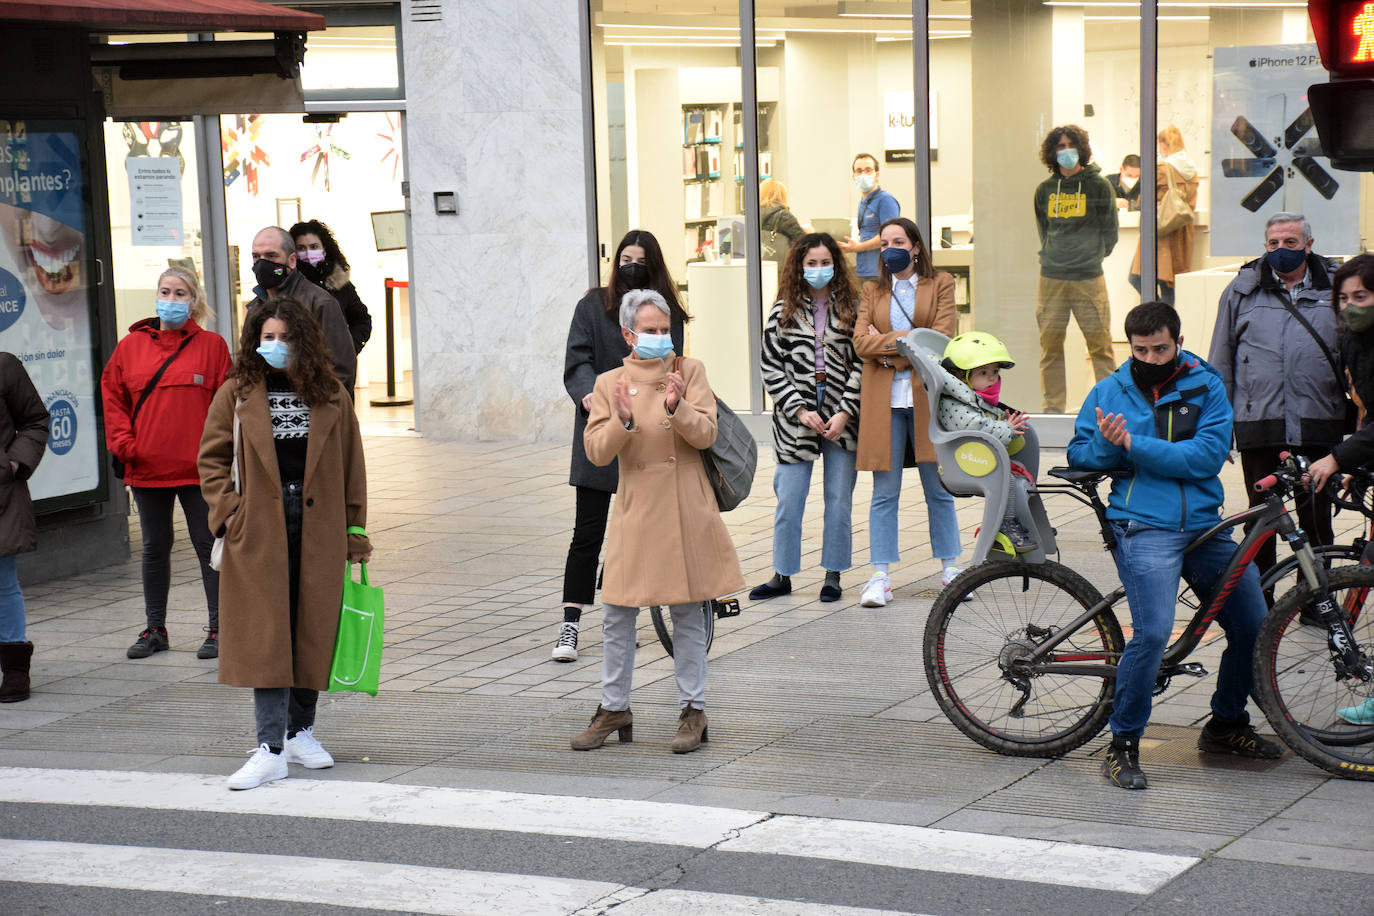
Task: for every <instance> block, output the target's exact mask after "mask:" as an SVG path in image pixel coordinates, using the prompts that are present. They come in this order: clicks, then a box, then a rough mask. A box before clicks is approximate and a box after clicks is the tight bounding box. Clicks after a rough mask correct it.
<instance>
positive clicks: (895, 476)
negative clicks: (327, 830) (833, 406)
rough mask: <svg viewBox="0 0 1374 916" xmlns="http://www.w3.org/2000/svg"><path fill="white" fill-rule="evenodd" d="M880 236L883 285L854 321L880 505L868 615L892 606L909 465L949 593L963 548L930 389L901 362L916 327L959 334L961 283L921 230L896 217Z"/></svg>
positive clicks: (875, 286) (865, 445)
mask: <svg viewBox="0 0 1374 916" xmlns="http://www.w3.org/2000/svg"><path fill="white" fill-rule="evenodd" d="M878 235H879V238H880V239H881V244H882V249H881V255H880V261H881V267H880V268H879V270H880V275H879V277H878V280H877V282H876V283H869V284H867V285H866V286H865V287H864V294H863V297H862V298H861V299H860V301H859V319H858V321H856V322H855V323H854V349H855V350H857V351H858V353H859V355H860V356H861V357H863V360H864V373H863V382H862V385H861V387H860V389H859V456H858V466H859V470H861V471H872V472H873V501H872V503H871V504H870V506H869V510H868V538H869V547H868V549H869V557H870V559H871V560H872V563H873V577H872V578H871V579H869V580H868V584H867V585H865V586H864V590H863V593H862V594H861V595H860V597H859V604H861V605H863V606H864V607H883V606H884V605H886V604H887V603H888V602H889V601H891V600H892V586H891V584H890V582H889V579H888V568H889V566H890V564H892V563H896V562H897V560H898V559H899V558H900V557H899V555H898V551H897V505H898V503H899V502H900V500H901V495H902V468H903V467H911V466H912V465H913V464H914V465H915V466H916V468H917V470H918V471H919V472H920V475H921V489H922V490H924V491H925V497H926V517H927V519H928V521H929V524H930V547H931V551H932V552H933V553H934V554H935V556H936V558H937V559H939V561H940V563H941V565H942V566H943V567H944V574H943V575H942V577H941V580H942V582H943V583H944V584H946V585H948V584H949V582H950V581H951V580H952V579H953V578H954V577H955V576H957V575H958V574H959V569H958V568H957V567H956V566H955V565H954V562H955V560H957V559H958V558H959V551H960V549H961V548H960V546H959V520H958V517H957V516H956V515H955V512H954V497H952V496H950V494H949V491H948V490H946V489H945V487H944V484H942V483H940V472H939V470H938V469H937V468H936V465H935V449H934V447H933V446H932V445H931V444H930V434H929V433H928V432H927V430H928V429H929V427H930V408H929V405H928V404H927V403H926V399H925V389H923V388H922V387H921V383H920V380H919V379H913V377H912V371H911V364H910V363H908V362H907V361H906V360H905V359H904V358H902V357H901V356H898V355H897V341H898V340H900V339H901V338H903V337H905V336H906V334H907V332H908V331H910V330H911V329H912V328H934V329H935V330H937V331H939V332H940V333H941V334H944V335H946V336H949V337H953V336H954V332H955V330H956V324H957V319H956V316H955V312H954V278H953V277H951V276H950V275H949V274H947V273H944V272H943V271H937V270H936V269H935V265H934V264H932V263H931V260H930V249H929V248H927V247H926V244H925V240H924V239H923V238H922V237H921V230H920V229H918V228H917V227H916V224H915V223H913V222H912V221H911V220H909V219H905V218H903V217H897V218H896V219H890V220H888V221H887V222H885V223H883V227H882V229H881V230H879V233H878ZM913 389H914V390H915V394H913Z"/></svg>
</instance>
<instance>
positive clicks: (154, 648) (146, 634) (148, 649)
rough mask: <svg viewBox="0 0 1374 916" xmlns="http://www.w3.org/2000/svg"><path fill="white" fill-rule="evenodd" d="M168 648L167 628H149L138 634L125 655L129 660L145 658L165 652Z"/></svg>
mask: <svg viewBox="0 0 1374 916" xmlns="http://www.w3.org/2000/svg"><path fill="white" fill-rule="evenodd" d="M168 648H169V644H168V642H167V628H166V627H158V628H157V629H156V630H154V629H151V628H150V629H147V630H144V631H143V632H142V633H139V634H138V640H137V641H136V642H135V643H134V644H133V645H132V646H130V647H129V651H128V652H126V653H125V654H126V655H128V656H129V658H147V657H148V656H150V655H152V654H153V653H154V652H165V651H167V649H168Z"/></svg>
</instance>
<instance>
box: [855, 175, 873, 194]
mask: <svg viewBox="0 0 1374 916" xmlns="http://www.w3.org/2000/svg"><path fill="white" fill-rule="evenodd" d="M854 184H855V186H856V187H858V189H859V190H860V191H862V192H864V193H865V194H867V193H868V192H869V191H872V190H873V188H874V187H876V186H877V184H878V179H877V178H875V177H874V176H872V175H860V176H858V177H857V178H855V179H854Z"/></svg>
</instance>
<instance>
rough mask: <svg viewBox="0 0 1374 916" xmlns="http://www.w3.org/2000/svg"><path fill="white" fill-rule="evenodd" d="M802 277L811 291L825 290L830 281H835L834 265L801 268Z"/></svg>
mask: <svg viewBox="0 0 1374 916" xmlns="http://www.w3.org/2000/svg"><path fill="white" fill-rule="evenodd" d="M802 276H803V277H805V278H806V283H807V285H808V286H810V287H811V288H812V289H825V288H826V287H827V286H829V285H830V281H831V280H833V279H835V265H833V264H827V265H825V266H824V267H803V268H802Z"/></svg>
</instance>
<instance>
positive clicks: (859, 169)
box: [854, 165, 878, 175]
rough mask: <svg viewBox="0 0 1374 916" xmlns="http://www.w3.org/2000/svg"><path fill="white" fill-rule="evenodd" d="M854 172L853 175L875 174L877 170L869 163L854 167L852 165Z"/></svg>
mask: <svg viewBox="0 0 1374 916" xmlns="http://www.w3.org/2000/svg"><path fill="white" fill-rule="evenodd" d="M854 174H855V175H876V174H878V170H877V169H875V168H874V167H873V166H871V165H869V166H855V167H854Z"/></svg>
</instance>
